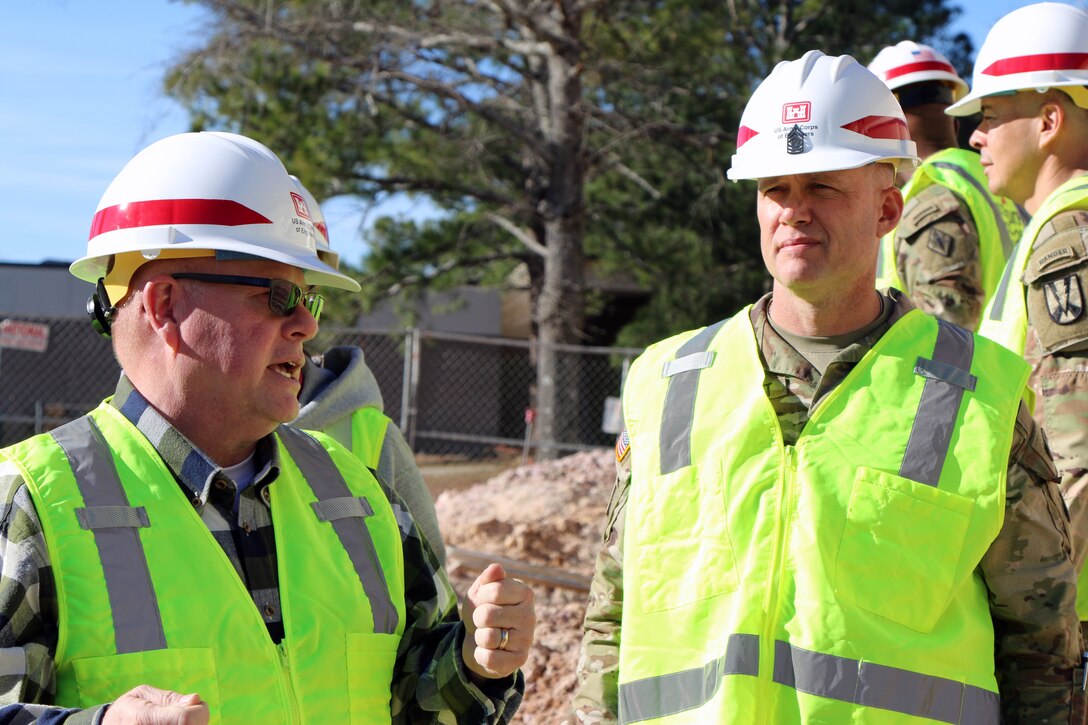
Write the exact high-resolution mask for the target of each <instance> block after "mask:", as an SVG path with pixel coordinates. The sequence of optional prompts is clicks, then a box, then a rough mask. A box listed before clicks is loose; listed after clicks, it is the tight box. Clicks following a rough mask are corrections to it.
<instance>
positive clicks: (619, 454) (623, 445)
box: [616, 428, 631, 463]
mask: <svg viewBox="0 0 1088 725" xmlns="http://www.w3.org/2000/svg"><path fill="white" fill-rule="evenodd" d="M630 452H631V438H630V436H628V435H627V429H626V428H624V429H623V430H622V431H620V434H619V435H618V436H616V463H622V462H623V460H624V459H625V458H627V454H628V453H630Z"/></svg>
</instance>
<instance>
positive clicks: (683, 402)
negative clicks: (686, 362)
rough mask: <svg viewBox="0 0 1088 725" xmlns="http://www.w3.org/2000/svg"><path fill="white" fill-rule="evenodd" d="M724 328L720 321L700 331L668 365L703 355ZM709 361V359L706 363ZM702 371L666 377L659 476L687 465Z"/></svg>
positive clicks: (691, 370)
mask: <svg viewBox="0 0 1088 725" xmlns="http://www.w3.org/2000/svg"><path fill="white" fill-rule="evenodd" d="M724 324H725V320H722V321H721V322H718V323H717V324H714V325H711V326H710V327H704V328H703V329H702V330H700V331H699V332H698V333H696V334H695V335H694V336H693V337H692V338H691V339H690V340H688V341H687V342H685V343H684V344H683V345H681V346H680V349H679V350H677V351H676V358H675V359H674V360H672V361H671V362H673V363H677V362H679V361H681V360H683V359H684V358H686V357H688V356H692V355H697V354H699V353H705V352H706V351H707V348H709V347H710V341H711V340H713V339H714V336H715V335H716V334H718V330H720V329H721V328H722V325H724ZM713 361H714V359H713V356H711V358H710V363H713ZM710 363H708V364H710ZM668 365H669V364H668V363H666V364H665V370H668V369H669V368H668ZM704 367H706V366H703V367H698V368H691V369H687V370H683V371H679V372H676V373H674V374H673V375H672V376H671V377H669V388H668V390H666V391H665V409H664V411H663V412H662V415H661V431H660V437H659V439H658V446H659V450H660V452H661V473H662V475H664V474H666V473H671V472H672V471H678V470H680V469H681V468H683V467H684V466H690V465H691V426H692V423H693V422H694V418H695V393H696V391H697V390H698V388H699V373H700V371H701V370H702V369H703V368H704Z"/></svg>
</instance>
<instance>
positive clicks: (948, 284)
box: [893, 184, 1023, 330]
mask: <svg viewBox="0 0 1088 725" xmlns="http://www.w3.org/2000/svg"><path fill="white" fill-rule="evenodd" d="M1009 206H1010V207H1011V204H1010V205H1009ZM1005 211H1006V210H1005V209H1004V208H1002V213H1004V212H1005ZM1005 223H1006V224H1008V226H1010V227H1015V228H1016V229H1019V228H1020V227H1021V226H1022V225H1023V221H1022V219H1019V218H1018V219H1007V220H1005ZM893 234H894V235H895V236H894V242H893V245H894V249H895V267H896V271H897V272H898V273H899V278H900V279H901V280H902V282H903V285H904V287H905V288H906V289H905V290H904V291H905V292H906V293H907V294H908V295H910V298H911V300H912V301H913V302H914V304H915V305H916V306H918V307H919V308H920V309H921V310H922V311H923V312H927V313H929V314H931V315H933V316H934V317H940V318H941V319H942V320H947V321H949V322H954V323H956V324H957V325H959V326H961V327H966V328H967V329H968V330H976V329H978V322H979V316H980V315H981V313H982V308H983V306H984V305H985V303H986V300H987V299H989V295H990V294H993V290H992V289H991V290H987V289H985V285H984V283H983V266H982V259H981V258H980V256H979V253H980V252H979V250H980V245H979V232H978V227H977V225H976V223H975V220H974V217H973V216H972V214H971V209H970V207H969V206H968V204H967V202H966V201H965V200H964V199H963V198H961V197H960V196H958V195H957V194H956V193H955V192H953V191H952V190H951V189H949V188H948V187H947V186H942V185H940V184H933V185H931V186H927V187H926V188H925V189H923V190H922V191H920V192H919V193H918V194H916V195H914V196H912V197H911V198H910V199H909V200H908V201H907V203H906V206H905V207H904V208H903V218H902V219H901V220H900V222H899V226H897V227H896V229H895V231H894V232H893Z"/></svg>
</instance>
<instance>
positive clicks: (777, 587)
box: [759, 446, 797, 724]
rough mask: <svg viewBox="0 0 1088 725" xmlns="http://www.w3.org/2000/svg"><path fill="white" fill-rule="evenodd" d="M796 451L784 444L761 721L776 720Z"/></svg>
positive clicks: (763, 646)
mask: <svg viewBox="0 0 1088 725" xmlns="http://www.w3.org/2000/svg"><path fill="white" fill-rule="evenodd" d="M796 454H797V451H796V449H795V448H794V446H783V448H782V477H781V478H780V479H779V481H780V483H779V489H778V511H777V516H775V522H774V540H773V541H772V542H771V546H772V547H773V548H772V552H771V577H770V580H769V582H768V587H767V592H766V595H765V596H764V599H763V612H764V619H763V632H762V633H761V635H760V638H759V690H760V697H759V702H762V703H767V705H766V709H764V710H763V712H762V714H761V717H760V718H759V719H760V722H762V723H766V724H770V723H773V722H774V720H773V715H774V712H773V711H774V706H773V703H774V702H775V698H774V693H773V689H774V687H775V684H774V677H773V673H774V649H775V647H774V643H775V630H776V629H777V625H778V611H779V609H780V608H781V598H782V587H781V583H782V571H783V569H785V566H786V551H787V549H788V548H789V546H788V545H789V534H790V527H789V520H790V518H791V517H792V516H793V481H794V473H795V470H796V467H797V462H796V458H797V455H796Z"/></svg>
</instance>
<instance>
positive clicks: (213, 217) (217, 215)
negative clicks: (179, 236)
mask: <svg viewBox="0 0 1088 725" xmlns="http://www.w3.org/2000/svg"><path fill="white" fill-rule="evenodd" d="M271 223H272V220H271V219H268V218H266V217H264V216H262V215H261V214H258V213H257V212H255V211H253V210H252V209H250V208H249V207H247V206H243V205H241V204H239V203H238V202H236V201H232V200H230V199H156V200H154V201H133V202H129V203H128V204H117V205H116V206H110V207H106V208H105V209H102V210H101V211H99V212H98V213H97V214H95V215H94V221H92V222H91V237H90V238H91V239H94V238H95V237H97V236H98V235H99V234H104V233H106V232H113V231H117V230H118V229H136V228H139V227H154V226H161V225H165V224H217V225H219V226H224V227H237V226H242V225H243V224H271Z"/></svg>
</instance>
